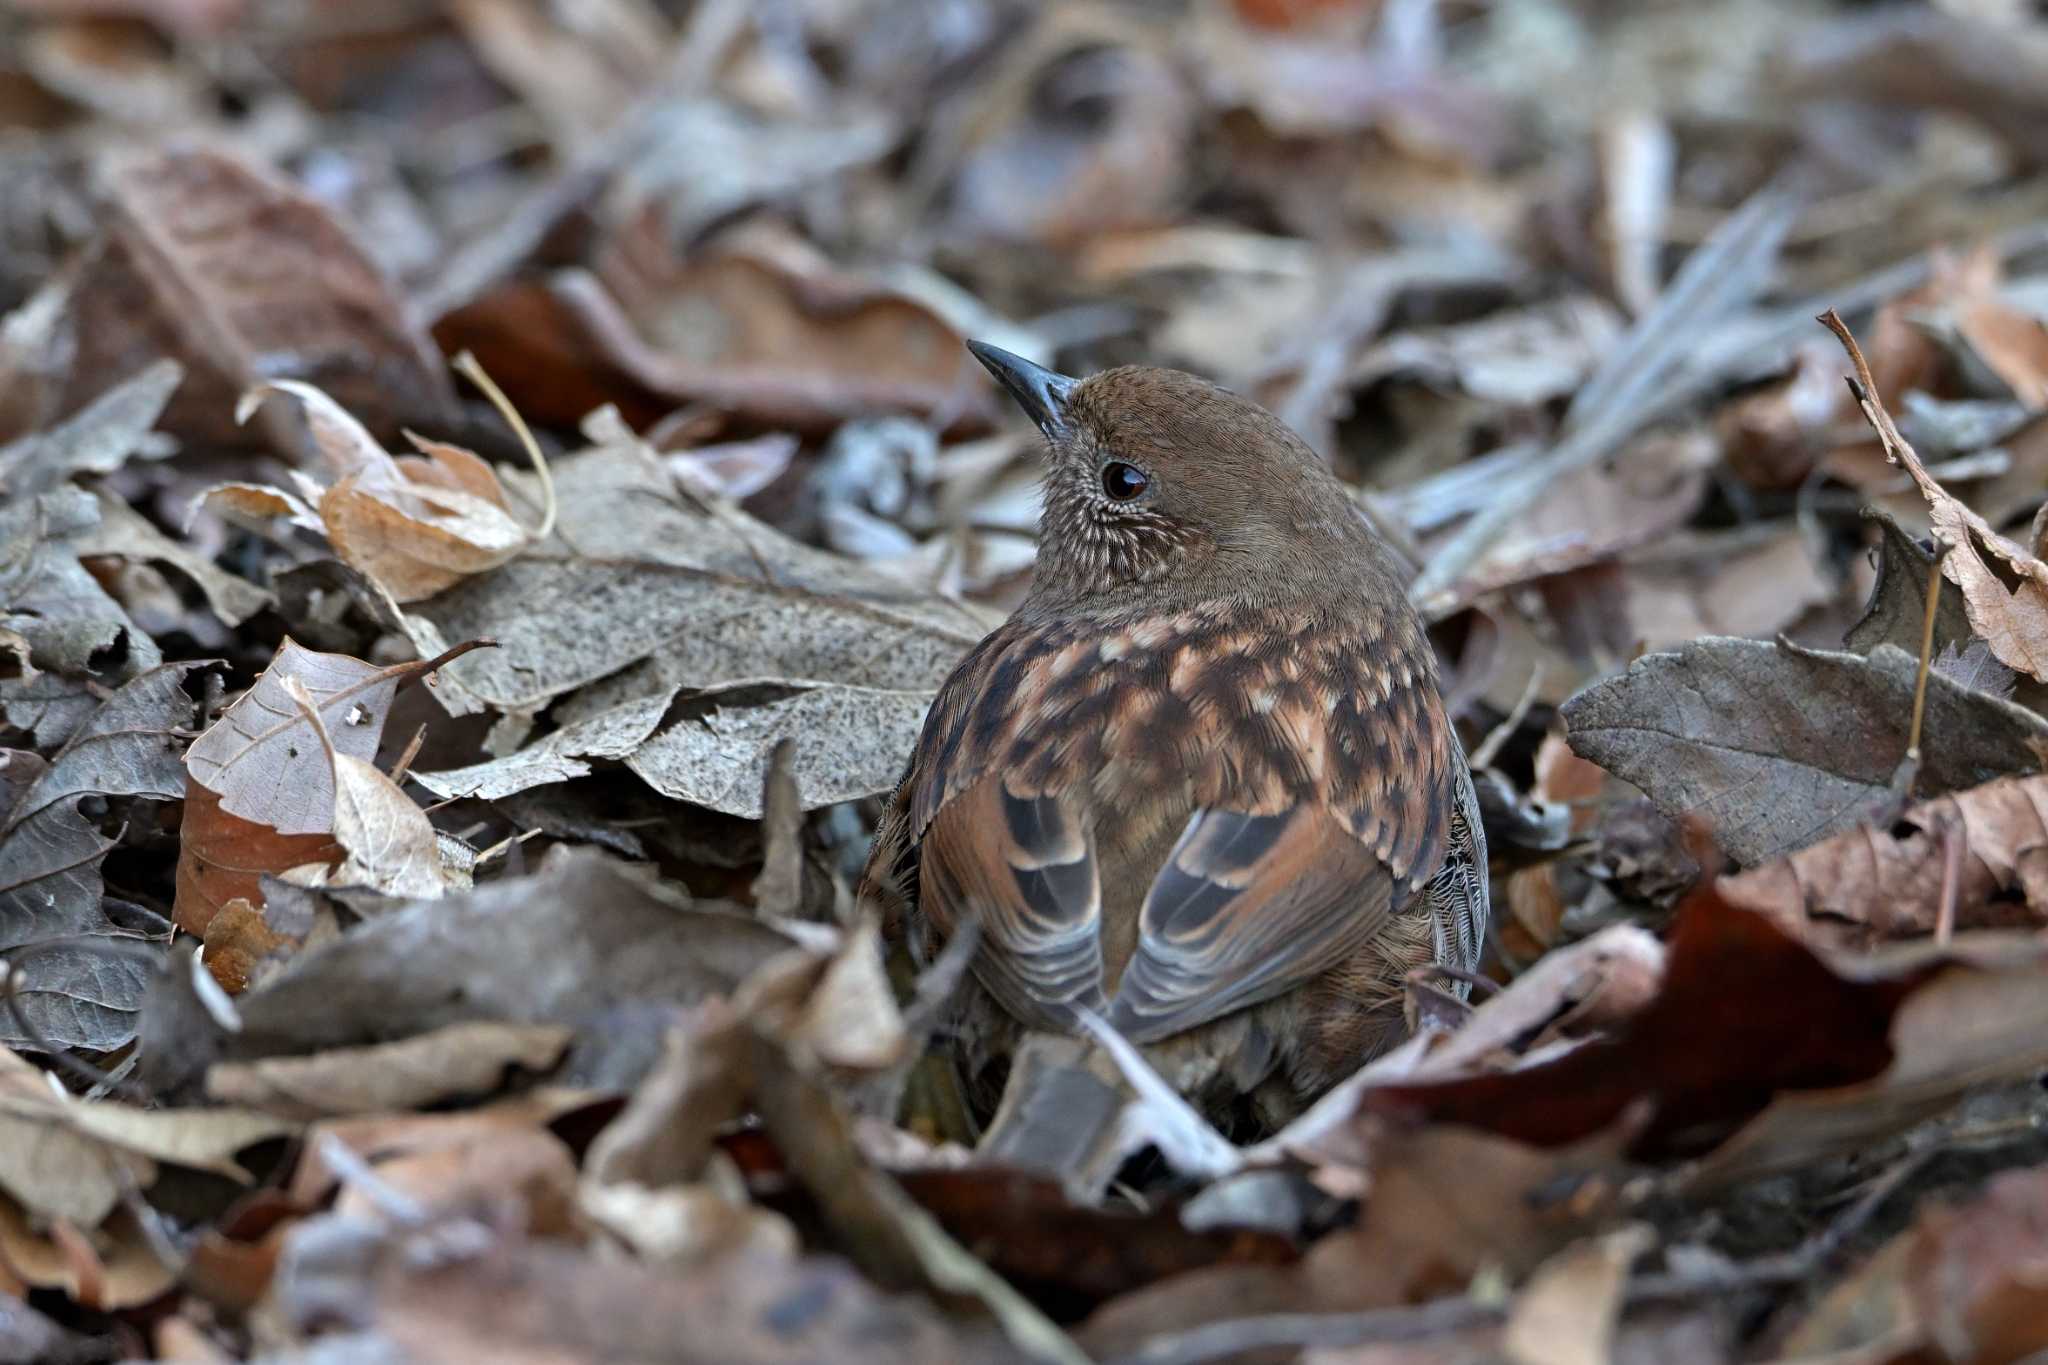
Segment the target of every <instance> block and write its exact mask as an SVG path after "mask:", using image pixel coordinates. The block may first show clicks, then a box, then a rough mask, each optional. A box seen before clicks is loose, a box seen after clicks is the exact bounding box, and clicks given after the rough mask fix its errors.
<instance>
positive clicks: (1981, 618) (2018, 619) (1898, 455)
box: [1822, 311, 2048, 681]
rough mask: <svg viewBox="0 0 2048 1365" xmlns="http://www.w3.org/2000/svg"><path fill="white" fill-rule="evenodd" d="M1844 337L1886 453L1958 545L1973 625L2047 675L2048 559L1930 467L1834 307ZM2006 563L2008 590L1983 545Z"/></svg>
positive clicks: (2006, 659)
mask: <svg viewBox="0 0 2048 1365" xmlns="http://www.w3.org/2000/svg"><path fill="white" fill-rule="evenodd" d="M1822 320H1823V321H1824V322H1827V323H1828V325H1829V326H1830V327H1831V328H1832V329H1833V330H1834V331H1835V333H1836V335H1837V336H1838V337H1840V338H1841V341H1842V344H1843V347H1844V349H1846V350H1847V351H1848V352H1849V355H1850V358H1851V359H1852V360H1853V361H1855V362H1856V363H1857V365H1858V368H1859V369H1861V370H1862V372H1863V373H1862V379H1863V382H1864V388H1865V394H1864V396H1863V397H1862V399H1861V400H1860V401H1861V404H1862V408H1863V415H1864V417H1865V418H1866V419H1867V420H1868V421H1869V422H1870V425H1871V428H1872V430H1874V431H1876V432H1877V433H1878V436H1879V439H1880V440H1882V441H1883V443H1884V447H1885V452H1886V454H1888V455H1890V456H1891V457H1892V458H1893V459H1894V460H1897V461H1898V462H1899V463H1900V464H1902V465H1904V466H1905V467H1906V472H1907V473H1908V474H1910V475H1911V476H1912V478H1913V482H1914V483H1915V484H1917V485H1919V488H1920V493H1921V496H1922V497H1924V498H1926V499H1927V510H1928V517H1929V519H1930V520H1931V521H1932V522H1933V523H1934V532H1935V534H1936V535H1937V536H1938V537H1940V538H1941V539H1942V540H1943V541H1945V542H1946V543H1947V544H1948V545H1949V546H1951V547H1952V548H1951V550H1950V551H1949V555H1948V558H1946V559H1945V560H1943V561H1942V566H1941V572H1942V576H1943V577H1944V578H1946V579H1948V581H1949V582H1951V583H1954V584H1955V585H1956V586H1957V587H1958V588H1961V589H1962V593H1963V603H1964V606H1965V608H1966V610H1967V611H1968V612H1969V616H1970V624H1971V626H1972V627H1974V628H1975V630H1976V632H1977V634H1978V635H1979V636H1981V637H1982V638H1983V640H1984V642H1985V643H1986V644H1988V645H1990V646H1991V652H1992V653H1993V654H1995V655H1997V656H1998V659H1999V661H2000V662H2002V663H2004V664H2006V665H2008V666H2009V667H2012V668H2016V669H2018V670H2019V671H2021V672H2022V673H2025V674H2027V675H2028V676H2030V677H2032V678H2034V679H2036V680H2039V681H2048V564H2044V563H2042V562H2041V561H2040V560H2039V559H2036V558H2035V557H2034V556H2033V554H2032V553H2030V552H2029V551H2028V550H2026V549H2025V548H2024V547H2022V546H2019V545H2016V544H2014V543H2013V542H2012V541H2010V540H2007V539H2006V538H2005V537H2004V536H2001V535H2000V534H1998V532H1997V531H1995V530H1993V529H1992V527H1991V525H1990V524H1989V523H1988V522H1986V521H1985V520H1984V518H1982V517H1980V516H1978V515H1977V514H1976V513H1975V512H1973V511H1971V510H1970V509H1969V508H1968V507H1967V506H1965V505H1964V504H1963V503H1962V502H1961V501H1960V500H1959V499H1957V498H1955V497H1954V496H1952V495H1951V494H1950V493H1949V492H1948V491H1947V490H1946V489H1944V488H1943V487H1942V486H1941V485H1940V484H1939V483H1937V482H1936V481H1935V479H1934V476H1933V475H1931V474H1929V473H1928V472H1927V467H1926V466H1925V465H1923V464H1921V463H1920V457H1919V455H1918V454H1916V453H1915V452H1914V450H1913V447H1912V446H1911V445H1910V444H1909V443H1908V442H1907V441H1906V439H1905V438H1904V437H1903V436H1901V435H1899V431H1898V428H1897V426H1895V425H1894V424H1893V422H1892V419H1891V415H1890V414H1889V413H1888V412H1886V411H1885V407H1884V399H1883V397H1882V395H1881V394H1879V393H1877V392H1875V391H1874V389H1872V387H1871V384H1870V383H1869V380H1868V377H1869V374H1870V370H1869V369H1868V367H1867V366H1866V365H1864V364H1863V357H1862V354H1861V352H1859V351H1858V350H1857V349H1856V342H1855V338H1854V337H1852V336H1851V335H1850V334H1849V330H1848V328H1847V327H1845V326H1844V325H1843V324H1842V322H1841V320H1840V319H1839V318H1837V317H1836V316H1835V314H1834V313H1833V312H1832V311H1830V312H1829V313H1828V314H1827V315H1826V316H1825V317H1824V318H1823V319H1822ZM1986 551H1988V552H1989V553H1990V554H1991V556H1992V557H1993V558H1995V559H1997V560H2000V561H2002V562H2003V565H2004V568H2003V574H2004V575H2009V576H2014V577H2017V578H2018V580H2019V582H2018V586H2017V587H2015V588H2012V589H2008V588H2007V587H2006V586H2005V581H2004V577H2003V576H2001V572H2000V571H1998V570H1994V569H1993V568H1992V567H1991V565H1990V564H1988V563H1986V562H1985V559H1984V552H1986Z"/></svg>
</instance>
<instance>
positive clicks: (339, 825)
mask: <svg viewBox="0 0 2048 1365" xmlns="http://www.w3.org/2000/svg"><path fill="white" fill-rule="evenodd" d="M284 690H285V693H286V694H287V695H288V696H290V697H291V699H292V702H293V704H295V705H296V706H297V707H298V708H299V714H300V715H302V716H304V717H305V718H306V724H307V725H308V726H309V727H310V728H311V729H312V731H313V735H314V738H315V739H317V740H318V741H319V744H320V748H321V750H322V752H324V753H325V754H326V755H327V761H328V764H329V765H330V768H331V770H332V775H333V785H334V842H336V843H337V844H340V845H341V847H342V849H343V850H344V852H346V854H347V857H345V858H344V859H343V860H342V862H341V865H340V866H339V867H336V868H332V869H329V870H327V871H326V872H325V873H324V875H323V880H326V881H331V882H332V883H334V884H338V885H341V886H364V887H369V888H370V889H371V890H374V891H379V892H382V893H383V894H385V895H387V896H402V897H407V898H412V899H431V898H432V897H435V896H439V895H442V894H443V893H444V892H446V891H447V890H448V889H449V888H450V886H451V885H461V884H462V883H464V882H466V880H467V878H466V876H461V875H451V871H450V869H448V868H447V867H446V866H444V864H443V861H442V857H441V845H440V840H439V837H438V836H437V835H436V834H435V832H434V823H433V821H431V820H429V819H427V813H426V812H425V811H423V810H421V809H420V808H419V806H418V805H416V804H414V802H413V799H412V798H411V797H409V796H407V795H406V794H405V793H404V792H403V791H401V790H400V789H399V786H398V784H397V783H396V782H393V781H392V780H391V779H390V778H388V777H386V776H385V775H384V774H383V773H381V772H379V771H377V769H376V768H375V767H374V766H372V765H371V764H369V763H366V762H364V761H363V760H362V759H360V758H357V757H355V756H354V755H353V754H345V753H342V752H340V751H339V750H338V749H336V748H335V745H334V740H333V739H332V738H331V737H330V736H329V734H328V731H327V723H326V722H325V721H324V720H322V719H321V717H320V710H321V708H320V705H319V704H318V703H316V702H315V701H314V700H313V694H312V693H310V692H308V691H307V690H306V685H305V684H304V683H302V682H300V681H299V680H298V679H297V678H295V677H290V676H287V677H286V678H285V679H284Z"/></svg>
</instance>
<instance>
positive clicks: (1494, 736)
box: [1468, 659, 1543, 769]
mask: <svg viewBox="0 0 2048 1365" xmlns="http://www.w3.org/2000/svg"><path fill="white" fill-rule="evenodd" d="M1542 688H1543V660H1541V659H1538V660H1536V662H1535V664H1534V665H1533V666H1532V667H1531V668H1530V669H1529V681H1528V682H1527V683H1526V684H1525V685H1524V686H1523V688H1522V695H1521V696H1519V697H1517V698H1516V699H1515V704H1514V707H1513V709H1512V710H1510V711H1509V712H1508V714H1507V717H1506V718H1505V719H1504V720H1502V721H1501V723H1500V724H1498V725H1496V726H1494V727H1493V728H1492V729H1491V730H1489V731H1487V732H1486V738H1485V739H1483V740H1481V741H1479V747H1478V748H1476V749H1474V750H1473V751H1472V755H1471V757H1470V759H1469V760H1468V762H1470V764H1471V765H1472V767H1473V768H1474V769H1478V768H1490V767H1492V766H1493V760H1494V759H1495V758H1496V757H1498V756H1499V754H1500V751H1501V749H1502V748H1503V747H1504V746H1505V745H1506V744H1507V742H1508V741H1509V740H1510V739H1512V738H1513V737H1514V733H1515V731H1517V730H1519V729H1521V728H1522V722H1523V720H1525V719H1526V718H1527V717H1528V715H1529V708H1530V707H1532V706H1534V705H1535V704H1536V694H1537V693H1538V692H1540V691H1541V690H1542Z"/></svg>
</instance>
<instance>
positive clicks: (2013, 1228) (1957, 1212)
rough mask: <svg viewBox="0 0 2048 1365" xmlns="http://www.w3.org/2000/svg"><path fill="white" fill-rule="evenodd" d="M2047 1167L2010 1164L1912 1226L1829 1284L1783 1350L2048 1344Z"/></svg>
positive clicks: (1893, 1356) (2012, 1356)
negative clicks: (1971, 1192)
mask: <svg viewBox="0 0 2048 1365" xmlns="http://www.w3.org/2000/svg"><path fill="white" fill-rule="evenodd" d="M2044 1227H2048V1169H2044V1168H2042V1167H2034V1168H2032V1169H2030V1170H2019V1171H2006V1172H2004V1173H2003V1174H2001V1175H1997V1176H1994V1177H1993V1178H1992V1179H1991V1181H1990V1182H1989V1183H1988V1184H1987V1185H1986V1186H1985V1187H1984V1189H1983V1190H1982V1191H1981V1192H1980V1193H1978V1194H1977V1195H1976V1196H1975V1197H1973V1198H1970V1199H1967V1200H1960V1201H1953V1202H1945V1203H1937V1204H1934V1205H1932V1206H1930V1207H1924V1208H1922V1209H1921V1211H1920V1213H1919V1216H1918V1217H1917V1218H1916V1219H1915V1220H1914V1223H1913V1226H1912V1227H1910V1228H1908V1229H1906V1231H1904V1232H1902V1233H1900V1234H1899V1235H1898V1236H1896V1237H1894V1238H1893V1239H1892V1240H1891V1241H1890V1242H1888V1243H1886V1244H1885V1245H1884V1246H1883V1247H1882V1248H1880V1249H1879V1250H1878V1251H1877V1252H1876V1253H1875V1254H1873V1255H1872V1256H1871V1257H1870V1258H1869V1259H1868V1260H1866V1261H1865V1262H1864V1263H1863V1264H1862V1265H1861V1266H1859V1267H1857V1268H1856V1270H1855V1271H1853V1272H1852V1273H1851V1274H1850V1275H1849V1276H1848V1277H1846V1278H1845V1279H1844V1280H1843V1281H1842V1282H1841V1283H1840V1284H1838V1285H1836V1286H1835V1287H1834V1288H1833V1289H1831V1290H1830V1291H1828V1293H1827V1295H1826V1296H1825V1297H1824V1298H1822V1299H1821V1301H1820V1302H1819V1304H1817V1305H1816V1306H1815V1307H1814V1309H1813V1311H1812V1312H1811V1313H1809V1314H1808V1315H1807V1316H1806V1318H1805V1320H1804V1321H1802V1322H1801V1323H1800V1324H1799V1326H1798V1327H1796V1328H1795V1329H1794V1330H1793V1332H1792V1333H1791V1335H1790V1336H1789V1337H1788V1338H1787V1339H1786V1340H1785V1342H1784V1345H1783V1350H1784V1352H1785V1354H1786V1356H1787V1357H1791V1356H1800V1357H1807V1356H1812V1357H1820V1356H1828V1357H1830V1358H1841V1359H1857V1360H1870V1361H1882V1362H1885V1363H1886V1365H1891V1362H1903V1361H1907V1360H1916V1359H1928V1358H1933V1359H1940V1360H1956V1361H1962V1360H1970V1361H2021V1360H2026V1359H2031V1358H2033V1357H2034V1356H2037V1355H2038V1354H2039V1353H2040V1352H2041V1351H2043V1350H2048V1287H2044V1286H2048V1239H2044V1237H2043V1234H2042V1229H2043V1228H2044Z"/></svg>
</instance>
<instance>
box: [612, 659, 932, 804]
mask: <svg viewBox="0 0 2048 1365" xmlns="http://www.w3.org/2000/svg"><path fill="white" fill-rule="evenodd" d="M762 692H763V689H762V688H759V687H745V686H743V687H740V688H736V689H733V690H731V691H725V692H720V693H715V694H713V695H712V696H710V697H708V698H707V699H706V701H707V703H708V705H707V707H706V709H705V710H704V712H703V714H701V715H699V716H691V717H685V718H684V719H682V720H679V721H677V722H676V723H675V724H674V725H672V726H670V727H669V728H668V729H667V730H664V731H663V732H662V733H661V734H659V735H657V736H655V738H653V739H651V740H649V741H648V742H647V743H645V744H643V745H641V746H640V748H639V750H638V751H637V752H635V753H634V754H633V756H632V757H631V758H629V759H627V760H626V766H627V767H629V768H631V769H632V770H633V771H634V772H636V773H638V774H640V776H641V777H642V778H644V779H646V781H647V784H648V785H649V786H651V787H653V788H654V789H655V790H656V791H658V792H660V793H662V794H663V795H664V796H672V797H675V798H676V799H677V800H679V801H688V802H690V803H691V804H692V805H698V806H708V807H710V808H711V809H712V810H720V811H725V812H727V813H728V814H732V815H741V816H745V817H746V818H747V819H749V820H758V819H759V818H760V817H761V775H762V773H764V772H765V771H766V770H767V767H768V757H769V755H770V754H771V753H773V752H774V749H775V746H776V744H777V743H778V742H780V741H781V740H784V739H798V740H801V741H802V743H801V744H800V745H799V746H798V748H797V752H796V756H795V761H794V774H795V777H796V784H797V794H798V797H799V799H800V801H801V802H802V805H803V808H804V809H805V810H812V809H815V808H817V807H819V806H828V805H831V804H832V803H834V802H837V801H852V800H854V799H856V798H858V797H862V796H871V795H873V794H874V793H876V792H880V791H887V790H889V788H890V787H892V786H894V785H895V783H896V781H897V779H898V778H899V777H900V776H901V773H902V767H903V763H904V760H905V759H906V758H907V757H908V756H909V754H910V751H911V749H913V748H914V747H916V744H917V734H918V729H919V727H921V726H922V725H923V724H924V713H925V711H926V709H927V708H928V707H929V706H930V705H931V699H932V694H931V693H930V692H929V691H926V690H923V689H918V690H915V691H891V690H887V689H883V688H873V687H833V686H811V687H799V688H794V689H784V688H770V689H767V697H766V699H764V700H756V698H758V697H760V696H761V694H762ZM735 703H751V704H735Z"/></svg>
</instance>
